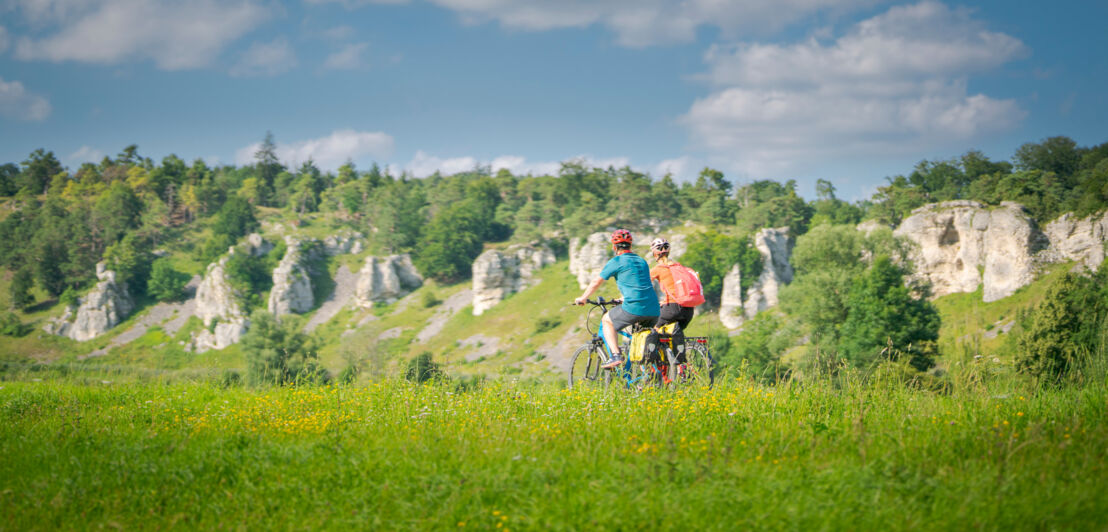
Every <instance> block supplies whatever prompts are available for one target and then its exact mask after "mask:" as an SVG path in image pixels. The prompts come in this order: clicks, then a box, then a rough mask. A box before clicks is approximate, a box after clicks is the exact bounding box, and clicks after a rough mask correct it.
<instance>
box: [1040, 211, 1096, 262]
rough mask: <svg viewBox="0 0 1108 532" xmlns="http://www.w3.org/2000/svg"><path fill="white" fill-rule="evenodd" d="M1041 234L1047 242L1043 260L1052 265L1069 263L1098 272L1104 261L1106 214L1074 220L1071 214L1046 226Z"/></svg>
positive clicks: (1060, 217)
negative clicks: (1066, 261) (1048, 244)
mask: <svg viewBox="0 0 1108 532" xmlns="http://www.w3.org/2000/svg"><path fill="white" fill-rule="evenodd" d="M1043 234H1045V235H1046V238H1047V240H1049V241H1050V247H1049V248H1048V249H1047V250H1046V258H1047V260H1050V261H1051V262H1057V261H1063V260H1072V261H1074V262H1079V263H1081V264H1084V265H1085V267H1086V268H1088V269H1090V270H1094V271H1095V270H1097V269H1099V268H1100V265H1101V263H1103V262H1104V244H1105V242H1108V212H1104V213H1100V214H1095V215H1092V216H1088V217H1086V218H1082V219H1080V220H1079V219H1077V218H1076V217H1075V216H1074V215H1073V214H1072V213H1066V214H1063V215H1062V216H1059V217H1058V219H1056V220H1054V221H1052V222H1050V223H1048V224H1046V227H1045V228H1043Z"/></svg>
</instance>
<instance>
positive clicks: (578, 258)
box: [569, 233, 612, 290]
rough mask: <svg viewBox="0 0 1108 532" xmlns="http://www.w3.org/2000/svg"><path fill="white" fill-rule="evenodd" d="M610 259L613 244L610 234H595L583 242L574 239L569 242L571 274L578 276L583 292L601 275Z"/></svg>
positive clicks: (579, 239) (578, 282)
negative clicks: (610, 240) (609, 237)
mask: <svg viewBox="0 0 1108 532" xmlns="http://www.w3.org/2000/svg"><path fill="white" fill-rule="evenodd" d="M610 258H612V244H611V242H609V240H608V233H593V234H591V235H589V236H588V237H587V238H585V239H583V240H582V239H581V238H578V237H574V238H572V239H570V241H569V272H570V273H572V274H573V275H575V276H577V284H578V285H579V286H580V287H581V289H582V290H584V289H585V287H586V286H588V285H589V283H590V282H592V280H593V279H596V277H597V276H598V275H600V270H602V269H604V265H605V264H607V263H608V259H610Z"/></svg>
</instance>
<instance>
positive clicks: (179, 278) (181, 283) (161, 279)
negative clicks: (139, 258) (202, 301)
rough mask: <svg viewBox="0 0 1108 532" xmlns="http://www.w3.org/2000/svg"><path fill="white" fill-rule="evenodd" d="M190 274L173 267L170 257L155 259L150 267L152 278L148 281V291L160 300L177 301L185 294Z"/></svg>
mask: <svg viewBox="0 0 1108 532" xmlns="http://www.w3.org/2000/svg"><path fill="white" fill-rule="evenodd" d="M188 281H189V276H188V275H187V274H185V273H182V272H179V271H177V270H175V269H173V265H172V264H170V262H169V259H167V258H161V259H157V260H155V261H154V264H153V266H151V268H150V280H149V281H147V282H146V293H148V294H150V295H151V296H153V297H154V299H157V300H158V301H176V300H178V299H180V298H181V296H182V295H184V292H185V285H186V284H188Z"/></svg>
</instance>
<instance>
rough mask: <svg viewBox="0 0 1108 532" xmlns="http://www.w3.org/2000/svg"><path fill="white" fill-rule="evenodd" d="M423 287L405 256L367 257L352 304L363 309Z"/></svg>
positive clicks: (391, 300) (409, 257) (407, 256)
mask: <svg viewBox="0 0 1108 532" xmlns="http://www.w3.org/2000/svg"><path fill="white" fill-rule="evenodd" d="M422 285H423V277H421V276H420V275H419V272H418V271H416V269H415V266H413V265H412V258H411V256H410V255H408V254H407V253H404V254H403V255H389V256H387V257H366V259H365V264H364V265H363V266H362V269H361V270H360V271H359V272H358V284H357V286H356V287H355V290H354V302H355V304H356V305H358V306H360V307H363V308H370V307H372V306H373V303H375V302H378V301H382V302H386V303H391V302H393V301H396V300H397V299H400V298H401V297H404V296H405V295H407V294H408V293H410V292H411V291H412V290H415V289H416V288H419V287H420V286H422Z"/></svg>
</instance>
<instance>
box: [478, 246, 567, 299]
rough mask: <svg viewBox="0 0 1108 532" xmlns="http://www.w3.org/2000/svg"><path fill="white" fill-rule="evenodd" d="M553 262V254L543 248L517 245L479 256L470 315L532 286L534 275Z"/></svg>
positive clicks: (493, 250) (489, 251)
mask: <svg viewBox="0 0 1108 532" xmlns="http://www.w3.org/2000/svg"><path fill="white" fill-rule="evenodd" d="M554 261H555V257H554V252H553V251H550V249H548V248H546V247H532V246H522V245H516V246H511V247H509V248H508V249H505V250H503V251H501V250H495V249H490V250H488V251H486V252H484V253H482V254H481V255H479V256H478V257H477V259H476V260H475V261H474V262H473V315H474V316H480V315H481V314H483V313H484V312H485V311H486V310H488V309H490V308H492V307H494V306H495V305H496V304H497V303H499V302H500V301H502V300H503V299H504V298H505V297H507V296H508V295H510V294H513V293H515V292H519V291H520V290H523V289H524V288H527V287H528V286H531V285H532V284H533V283H534V282H535V281H536V279H535V278H534V274H535V272H537V271H538V270H539V269H541V268H543V267H545V266H547V265H550V264H553V263H554Z"/></svg>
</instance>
